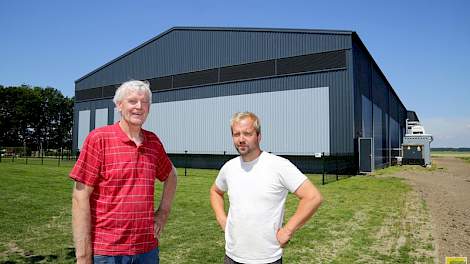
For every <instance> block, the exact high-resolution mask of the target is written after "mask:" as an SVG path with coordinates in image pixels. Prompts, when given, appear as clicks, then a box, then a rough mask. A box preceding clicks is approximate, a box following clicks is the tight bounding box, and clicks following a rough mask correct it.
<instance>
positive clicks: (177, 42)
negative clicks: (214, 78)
mask: <svg viewBox="0 0 470 264" xmlns="http://www.w3.org/2000/svg"><path fill="white" fill-rule="evenodd" d="M349 48H351V38H350V35H348V34H342V35H340V34H331V33H321V34H320V33H317V34H315V33H304V32H274V31H267V32H263V31H242V30H229V29H227V30H197V29H182V28H176V29H174V30H170V31H169V32H168V33H166V34H162V35H160V36H158V37H156V38H155V39H154V40H153V41H150V42H148V43H147V44H146V45H144V46H142V47H140V48H138V49H137V50H135V51H133V52H131V53H129V54H127V55H126V56H123V57H121V58H119V59H118V60H116V61H114V62H112V63H111V64H109V65H107V66H105V67H103V68H101V69H99V71H96V72H94V73H92V74H90V75H88V76H86V77H85V78H82V79H80V80H79V81H77V82H76V85H75V88H76V90H83V89H90V88H94V87H101V86H106V85H113V84H120V83H122V82H124V81H127V80H129V79H136V80H142V79H149V78H154V77H160V76H167V75H172V74H178V73H183V72H192V71H199V70H204V69H210V68H215V67H221V66H228V65H236V64H242V63H249V62H254V61H260V60H268V59H274V58H281V57H289V56H296V55H302V54H308V53H316V52H324V51H331V50H339V49H349Z"/></svg>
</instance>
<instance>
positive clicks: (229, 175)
mask: <svg viewBox="0 0 470 264" xmlns="http://www.w3.org/2000/svg"><path fill="white" fill-rule="evenodd" d="M230 126H231V129H232V139H233V143H234V145H235V148H236V149H237V151H238V153H239V154H240V156H239V157H236V158H234V159H232V160H230V161H228V162H227V163H225V165H224V166H223V167H222V169H221V170H220V172H219V175H218V176H217V178H216V180H215V183H214V184H213V185H212V188H211V191H210V200H211V205H212V209H213V210H214V213H215V216H216V219H217V222H218V223H219V225H220V226H221V228H222V229H223V230H224V231H225V260H224V263H226V264H233V263H250V264H256V263H276V264H278V263H282V248H283V247H284V246H285V245H286V244H287V243H288V242H289V240H290V239H291V238H292V236H293V235H294V232H295V231H297V230H298V229H299V228H300V227H301V226H302V225H303V224H305V222H307V221H308V219H310V217H311V216H312V215H313V214H314V213H315V211H316V210H317V209H318V207H319V206H320V204H321V202H322V196H321V194H320V192H319V191H318V190H317V189H316V188H315V186H314V185H313V184H312V183H311V182H310V181H309V180H308V179H307V177H305V175H303V174H302V173H301V172H300V171H299V170H298V169H297V168H296V167H295V166H294V165H293V164H292V163H290V162H289V161H288V160H286V159H284V158H281V157H278V156H276V155H272V154H270V153H267V152H264V151H262V150H261V149H260V145H259V144H260V141H261V126H260V121H259V119H258V117H257V116H256V115H255V114H253V113H250V112H242V113H236V114H235V115H234V116H233V118H232V120H231V122H230ZM225 192H227V193H228V198H229V202H230V207H229V212H228V217H227V215H226V213H225V210H224V193H225ZM288 192H292V193H294V194H295V195H296V196H297V197H298V198H299V204H298V207H297V211H296V212H295V214H294V215H293V216H292V217H291V218H290V219H289V221H288V222H287V223H286V224H285V225H284V226H283V218H284V204H285V202H286V198H287V193H288Z"/></svg>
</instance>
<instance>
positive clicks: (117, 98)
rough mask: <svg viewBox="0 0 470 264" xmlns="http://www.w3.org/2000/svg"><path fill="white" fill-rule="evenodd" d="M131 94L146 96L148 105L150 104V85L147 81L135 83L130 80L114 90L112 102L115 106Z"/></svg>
mask: <svg viewBox="0 0 470 264" xmlns="http://www.w3.org/2000/svg"><path fill="white" fill-rule="evenodd" d="M132 92H144V93H146V94H147V97H148V99H149V104H151V103H152V91H150V84H149V82H148V81H136V80H130V81H127V82H125V83H123V84H121V86H119V88H118V89H117V90H116V93H115V94H114V98H113V102H114V104H115V105H117V103H118V102H121V101H122V99H124V97H126V96H127V95H128V94H130V93H132Z"/></svg>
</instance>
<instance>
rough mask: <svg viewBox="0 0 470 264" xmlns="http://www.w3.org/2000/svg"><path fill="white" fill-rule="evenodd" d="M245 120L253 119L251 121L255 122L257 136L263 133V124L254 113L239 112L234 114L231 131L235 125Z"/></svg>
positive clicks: (231, 120)
mask: <svg viewBox="0 0 470 264" xmlns="http://www.w3.org/2000/svg"><path fill="white" fill-rule="evenodd" d="M245 118H251V120H253V127H254V128H255V130H256V134H258V135H259V133H261V122H260V120H259V118H258V117H257V116H256V115H255V114H254V113H252V112H237V113H235V114H233V116H232V119H230V129H232V128H233V124H235V123H238V122H240V121H241V120H243V119H245ZM232 131H233V130H232Z"/></svg>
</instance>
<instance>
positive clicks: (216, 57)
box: [74, 29, 354, 154]
mask: <svg viewBox="0 0 470 264" xmlns="http://www.w3.org/2000/svg"><path fill="white" fill-rule="evenodd" d="M337 49H346V51H347V63H348V64H347V65H348V66H347V68H346V70H334V71H326V72H318V73H307V74H300V75H292V76H283V77H275V78H267V79H255V80H248V81H240V82H234V83H226V84H219V85H207V86H199V87H191V88H185V89H178V90H167V91H159V92H154V94H153V102H172V101H179V100H190V99H202V98H213V97H218V96H231V95H242V94H250V93H260V92H274V91H283V90H296V89H304V88H311V87H329V98H330V100H329V113H330V118H329V129H330V135H329V138H330V141H329V144H330V146H329V151H330V152H331V153H334V154H339V153H341V154H353V153H354V141H353V140H352V139H353V138H354V132H353V127H354V124H353V121H352V120H353V117H354V115H353V112H354V111H353V110H354V105H353V96H354V95H353V89H352V86H353V85H352V80H353V73H352V67H349V66H350V65H351V61H352V53H351V50H350V49H351V35H350V34H345V33H344V34H333V33H312V32H309V33H306V32H274V31H266V32H265V31H239V30H194V29H191V30H186V29H176V30H173V31H170V32H169V33H168V34H162V35H161V36H159V37H157V38H155V39H154V40H153V41H150V42H148V43H147V44H145V45H143V46H142V47H140V48H138V49H136V50H135V51H133V52H130V53H129V54H127V55H126V56H122V57H121V58H119V59H117V60H116V61H114V62H113V63H111V64H109V65H107V66H105V67H103V68H101V69H99V70H98V71H96V72H94V73H92V74H90V75H88V76H86V77H84V78H82V79H80V80H79V81H77V83H76V90H82V89H89V88H94V87H100V86H106V85H110V84H118V83H121V82H123V81H126V80H128V79H130V78H132V79H149V78H155V77H159V76H165V75H170V74H177V73H182V72H190V71H197V70H203V69H208V68H214V67H221V66H227V65H233V64H241V63H249V62H254V61H260V60H267V59H274V58H279V57H288V56H296V55H302V54H308V53H314V52H324V51H332V50H337ZM348 49H349V50H348ZM312 101H314V100H312ZM106 103H107V107H108V113H109V114H108V123H112V122H113V121H115V120H116V114H115V111H114V106H113V105H112V102H111V100H97V101H90V102H80V103H77V105H76V111H78V110H80V109H91V111H92V112H91V114H92V116H93V118H94V116H95V110H94V109H96V108H101V107H102V105H103V104H106ZM302 106H303V107H305V108H306V111H307V110H308V109H309V107H311V106H309V105H308V104H307V105H305V104H302ZM75 117H76V120H77V118H78V115H77V114H76V115H75ZM168 118H169V119H173V120H174V118H172V117H171V116H169V117H168ZM298 122H299V124H300V125H299V127H301V124H302V122H303V120H301V118H300V120H298ZM91 123H92V124H91V126H90V128H91V129H93V128H94V127H92V126H94V124H95V122H94V119H93V120H91ZM292 129H293V130H295V129H296V128H292ZM77 130H78V127H75V128H74V132H76V131H77ZM188 130H190V128H188ZM176 133H182V132H178V131H176ZM305 133H308V131H307V132H305ZM74 134H76V133H74ZM180 136H181V137H184V136H186V135H180ZM312 136H313V137H315V135H312ZM163 140H164V141H165V139H163ZM74 146H77V138H76V137H74ZM298 147H299V149H302V146H298Z"/></svg>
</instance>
